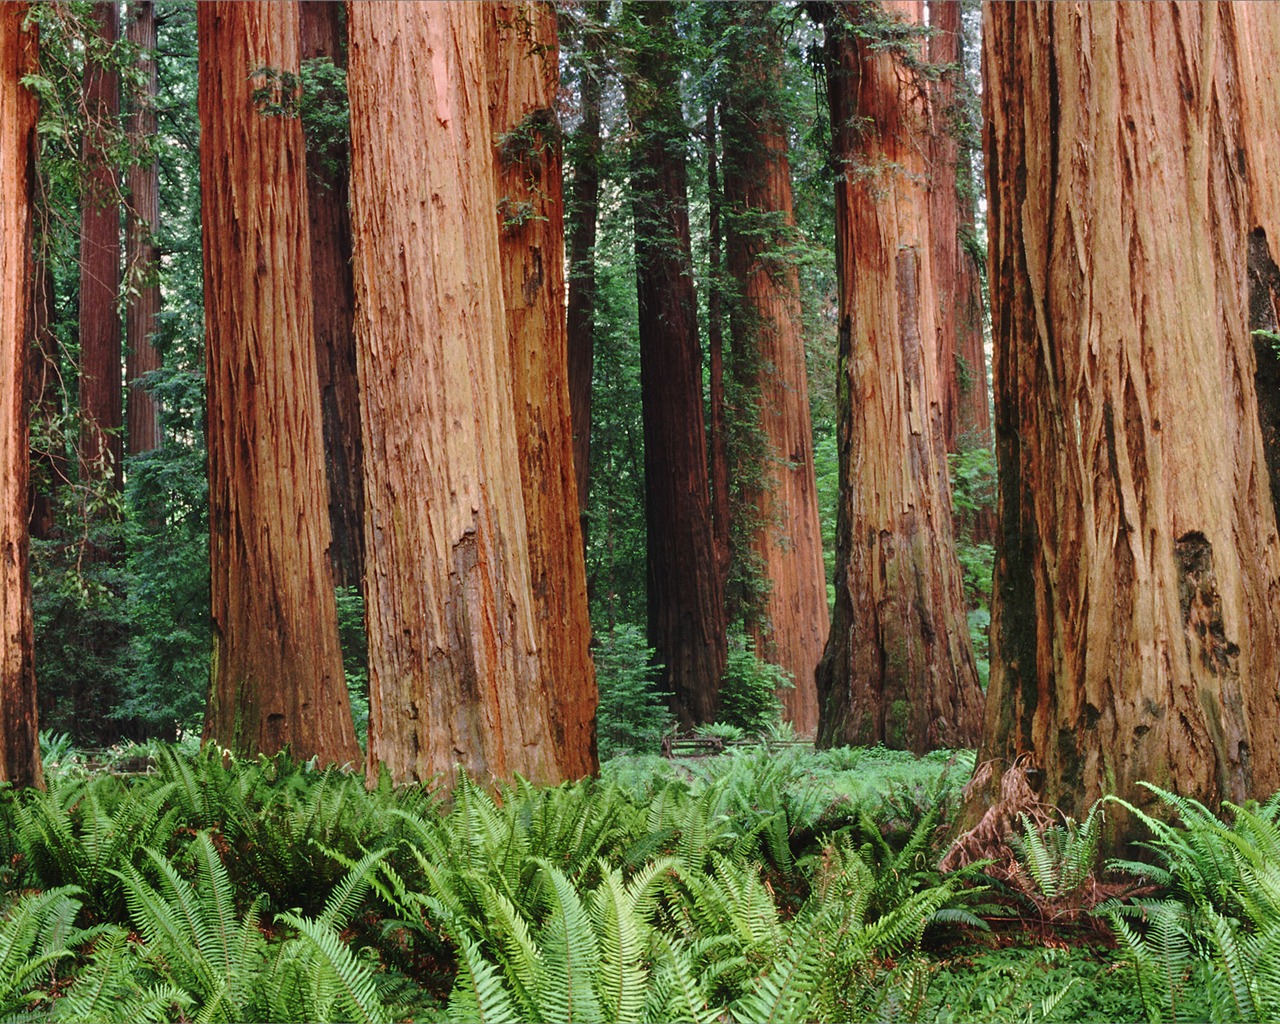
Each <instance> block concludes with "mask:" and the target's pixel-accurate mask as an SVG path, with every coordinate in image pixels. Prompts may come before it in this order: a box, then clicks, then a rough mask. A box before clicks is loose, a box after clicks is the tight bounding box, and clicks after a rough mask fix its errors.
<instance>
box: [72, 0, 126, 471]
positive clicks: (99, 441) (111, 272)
mask: <svg viewBox="0 0 1280 1024" xmlns="http://www.w3.org/2000/svg"><path fill="white" fill-rule="evenodd" d="M93 20H94V22H95V25H96V28H97V38H96V39H94V40H91V42H90V48H89V52H88V56H87V58H86V60H85V69H84V105H85V114H86V117H87V126H86V131H85V135H84V144H83V149H82V156H83V160H84V190H83V193H82V196H81V203H80V418H81V426H80V430H81V437H80V462H81V466H82V469H81V475H82V477H86V476H87V477H89V478H94V477H98V476H101V475H103V474H104V473H107V474H109V479H110V480H111V483H112V486H113V487H114V488H115V489H116V490H119V489H120V487H121V485H122V483H123V480H124V475H123V474H124V438H123V437H122V436H121V428H122V427H123V425H124V394H123V387H124V384H123V382H122V379H121V371H120V315H119V313H118V312H117V310H116V302H117V300H118V299H119V296H120V191H119V186H118V184H117V181H116V172H115V168H114V166H113V164H112V158H111V155H110V153H109V151H108V149H109V144H108V140H109V139H110V136H111V133H112V131H113V130H114V128H115V121H116V118H117V117H118V115H119V113H120V80H119V75H118V74H117V73H116V71H115V70H114V69H113V68H112V67H111V64H110V61H109V59H108V57H107V54H108V52H109V50H110V48H111V47H112V46H114V45H115V42H116V40H117V39H118V38H119V34H120V9H119V4H117V3H116V2H115V0H108V2H105V3H95V4H94V5H93Z"/></svg>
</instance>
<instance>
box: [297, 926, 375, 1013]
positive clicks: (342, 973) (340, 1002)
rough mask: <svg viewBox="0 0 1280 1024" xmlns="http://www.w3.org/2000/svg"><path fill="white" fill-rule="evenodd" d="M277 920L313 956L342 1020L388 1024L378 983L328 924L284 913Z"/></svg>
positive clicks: (367, 967)
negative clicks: (294, 932)
mask: <svg viewBox="0 0 1280 1024" xmlns="http://www.w3.org/2000/svg"><path fill="white" fill-rule="evenodd" d="M278 919H279V920H281V921H284V922H285V923H286V924H289V925H291V926H292V927H294V928H296V929H297V930H298V932H299V933H300V936H301V938H302V939H303V940H305V941H306V942H307V943H309V944H310V946H311V948H312V951H313V953H314V965H315V969H316V970H318V971H319V972H321V976H322V977H323V978H325V979H326V980H328V981H330V982H331V983H332V984H333V986H334V987H335V988H336V989H337V993H338V995H337V999H336V1001H335V1003H334V1008H335V1009H336V1011H337V1015H339V1016H340V1017H341V1019H343V1020H352V1021H360V1022H361V1024H382V1022H386V1021H390V1019H391V1017H390V1014H389V1013H388V1012H387V1008H386V1007H385V1006H383V1005H382V1001H381V999H379V998H378V989H377V984H376V982H375V981H374V977H373V973H372V971H371V970H370V969H369V966H368V965H367V964H364V963H361V962H360V961H359V960H357V959H356V957H355V954H353V953H352V952H351V948H350V947H349V946H347V945H346V943H344V942H343V941H342V939H341V937H339V935H338V933H337V932H336V931H335V930H334V929H333V927H332V926H330V925H329V924H326V923H323V922H320V921H314V920H311V919H309V918H305V917H299V916H297V915H295V914H289V913H284V914H280V915H278Z"/></svg>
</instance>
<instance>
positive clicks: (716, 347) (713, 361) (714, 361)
mask: <svg viewBox="0 0 1280 1024" xmlns="http://www.w3.org/2000/svg"><path fill="white" fill-rule="evenodd" d="M716 135H717V130H716V104H715V103H714V102H709V103H707V120H706V136H707V143H706V144H707V278H708V281H707V376H708V378H709V379H708V381H707V398H708V402H707V404H708V405H709V406H710V407H711V437H710V442H711V443H710V445H709V448H710V455H709V457H710V460H711V464H710V466H711V536H712V539H713V540H714V542H715V553H716V572H718V573H719V574H720V586H721V587H722V588H724V589H725V592H726V597H728V584H729V571H730V568H731V564H732V559H733V553H732V551H731V548H730V540H729V532H730V531H729V520H730V512H729V437H728V416H727V415H726V412H727V410H726V407H725V403H726V396H725V388H724V282H723V281H722V280H721V273H722V270H721V266H720V256H721V252H722V250H723V249H724V232H723V231H722V230H721V227H720V207H721V205H722V203H723V199H724V193H723V192H722V190H721V188H720V167H719V155H718V153H717V149H718V143H717V141H716ZM732 603H733V602H732V599H731V598H729V599H728V601H727V603H726V607H725V615H726V618H731V617H732V612H731V610H730V608H729V605H731V604H732Z"/></svg>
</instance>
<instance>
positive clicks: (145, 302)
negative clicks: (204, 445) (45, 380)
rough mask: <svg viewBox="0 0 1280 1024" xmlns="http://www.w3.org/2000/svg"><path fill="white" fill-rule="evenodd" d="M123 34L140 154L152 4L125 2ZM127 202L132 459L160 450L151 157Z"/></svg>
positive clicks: (151, 95)
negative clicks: (132, 66) (134, 77)
mask: <svg viewBox="0 0 1280 1024" xmlns="http://www.w3.org/2000/svg"><path fill="white" fill-rule="evenodd" d="M125 35H126V37H127V38H128V40H129V41H130V42H131V43H134V44H135V45H137V46H138V47H139V48H140V49H141V56H140V57H139V60H138V72H139V75H140V76H141V88H140V89H139V90H138V91H137V93H136V94H135V95H134V96H133V99H132V109H131V110H130V111H129V118H128V122H127V130H128V132H129V135H130V140H131V144H132V146H133V147H134V149H135V150H136V151H139V152H141V151H142V150H143V149H144V148H145V146H146V144H147V142H148V141H149V140H150V139H151V138H153V137H154V136H155V134H156V62H155V57H154V53H155V48H156V18H155V5H154V3H152V0H138V2H135V3H130V4H129V22H128V24H127V25H126V26H125ZM126 184H127V185H128V188H129V203H128V206H127V207H126V208H125V235H124V247H125V265H126V266H127V267H128V279H129V283H130V285H131V287H130V289H129V295H128V300H127V304H126V305H125V314H124V317H125V341H126V347H125V379H126V380H127V381H128V382H129V397H128V408H127V410H126V413H127V421H128V425H129V433H128V437H127V442H128V444H127V446H126V450H127V451H128V452H129V454H130V455H136V454H138V453H139V452H146V451H151V450H152V449H153V448H159V447H160V409H159V406H158V404H157V403H156V400H155V397H154V396H153V395H151V394H149V393H148V392H147V391H146V390H145V389H144V388H143V387H141V386H140V385H139V383H138V379H139V378H140V377H141V376H142V375H143V374H146V373H151V372H152V371H154V370H158V369H160V354H159V353H158V352H157V351H156V350H155V346H154V345H152V344H151V338H152V335H154V334H155V332H156V328H157V327H158V326H159V324H158V320H159V317H160V276H159V275H160V252H159V249H158V248H157V246H156V243H155V240H154V236H155V233H156V231H157V230H159V227H160V172H159V167H158V165H157V164H156V161H155V158H154V157H150V158H148V159H146V160H145V161H144V162H142V163H139V164H136V165H134V166H131V167H130V168H129V169H128V172H127V174H126Z"/></svg>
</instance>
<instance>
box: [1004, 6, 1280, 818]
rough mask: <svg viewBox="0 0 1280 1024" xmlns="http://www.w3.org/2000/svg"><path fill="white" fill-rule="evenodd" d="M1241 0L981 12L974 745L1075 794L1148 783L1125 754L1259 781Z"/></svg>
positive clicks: (1264, 143) (1279, 724) (1265, 662)
mask: <svg viewBox="0 0 1280 1024" xmlns="http://www.w3.org/2000/svg"><path fill="white" fill-rule="evenodd" d="M1246 6H1247V5H1246ZM1242 16H1243V17H1248V16H1249V12H1247V11H1242V10H1240V9H1239V8H1237V7H1236V5H1229V4H1224V5H1220V6H1219V5H1214V4H1196V3H1162V4H1149V5H1148V4H1144V5H1141V6H1134V7H1130V6H1128V5H1125V4H1114V5H1113V4H1085V5H1079V6H1062V5H1058V4H1047V3H1034V4H1033V3H1026V4H1017V5H1004V4H993V5H991V6H989V7H988V8H987V11H986V19H987V20H986V28H985V32H984V39H985V41H984V54H983V58H984V69H985V74H984V80H985V81H986V83H987V86H986V91H985V93H984V97H983V101H984V108H985V115H986V116H985V120H986V123H987V126H988V137H987V140H986V147H987V150H986V152H987V168H988V171H989V174H990V178H989V181H990V183H991V184H990V190H989V211H990V222H989V223H990V225H991V229H990V240H991V256H990V261H989V266H990V268H991V273H992V278H991V282H992V288H991V291H992V299H993V310H992V313H993V322H994V338H995V380H996V443H997V447H996V451H997V458H998V462H999V470H1000V481H1001V482H1000V507H999V514H1000V520H1001V526H1002V531H1001V535H1000V543H999V545H998V547H997V563H996V577H995V593H996V596H995V606H994V614H993V622H992V630H991V636H992V653H993V657H992V671H991V686H990V691H989V699H988V701H987V717H986V722H985V728H984V734H983V742H982V747H981V752H980V755H979V757H980V759H984V760H985V759H996V761H997V763H1004V762H1007V761H1010V760H1012V759H1013V758H1014V757H1015V756H1017V755H1019V754H1023V753H1025V754H1028V755H1029V756H1030V759H1031V760H1032V762H1033V763H1034V764H1036V766H1037V767H1039V768H1040V769H1042V770H1043V773H1044V784H1043V792H1042V793H1041V796H1042V798H1043V799H1045V800H1046V801H1048V802H1049V803H1050V804H1053V805H1055V806H1057V807H1058V808H1060V809H1061V810H1062V811H1063V812H1065V813H1067V814H1072V815H1076V816H1080V815H1081V814H1082V813H1083V812H1084V811H1085V810H1087V808H1088V807H1089V805H1090V804H1091V803H1092V801H1094V800H1095V799H1096V798H1097V797H1099V796H1100V795H1101V794H1102V793H1104V792H1112V793H1116V794H1118V795H1120V796H1122V797H1124V798H1126V799H1128V800H1130V801H1133V802H1135V803H1138V804H1147V803H1149V802H1151V799H1152V798H1151V795H1150V794H1149V793H1148V792H1146V791H1145V790H1143V789H1141V788H1139V787H1138V785H1137V783H1138V781H1139V780H1150V781H1154V782H1156V783H1158V784H1159V785H1161V786H1163V787H1165V788H1168V789H1172V790H1173V791H1175V792H1177V793H1181V794H1184V795H1186V796H1191V797H1195V798H1197V799H1200V800H1204V801H1206V802H1208V803H1209V804H1210V805H1211V806H1214V805H1216V804H1217V803H1218V802H1219V801H1220V800H1222V799H1231V800H1234V801H1236V802H1240V801H1243V800H1244V799H1245V797H1247V796H1258V795H1260V794H1265V793H1270V792H1272V791H1274V790H1275V789H1276V787H1277V785H1278V784H1280V772H1278V771H1277V768H1278V764H1277V761H1278V758H1280V743H1278V742H1277V731H1278V730H1280V707H1277V703H1278V701H1277V695H1276V680H1277V678H1278V677H1280V622H1278V621H1277V614H1278V613H1277V607H1276V603H1275V594H1276V592H1277V585H1278V583H1280V548H1278V546H1277V540H1276V519H1275V514H1274V511H1273V509H1272V506H1271V501H1270V498H1269V495H1268V489H1267V487H1266V484H1265V481H1266V469H1265V462H1264V455H1263V449H1262V439H1261V436H1260V432H1259V430H1258V421H1257V413H1256V405H1255V403H1256V398H1255V394H1254V375H1253V370H1254V353H1253V345H1252V342H1251V339H1250V337H1249V332H1248V305H1247V290H1246V273H1247V271H1246V263H1247V252H1248V236H1249V226H1250V225H1249V213H1250V211H1249V197H1250V190H1249V189H1248V187H1247V186H1248V181H1247V173H1246V172H1247V170H1248V168H1250V167H1252V168H1254V169H1257V167H1258V164H1256V163H1255V162H1254V161H1255V159H1256V158H1258V157H1259V156H1260V155H1261V154H1260V153H1259V152H1258V149H1261V148H1266V149H1267V150H1268V151H1269V154H1268V159H1274V153H1275V150H1276V144H1277V142H1278V141H1280V139H1278V138H1277V129H1276V123H1275V122H1274V121H1272V122H1271V123H1270V124H1252V123H1250V121H1251V118H1249V117H1248V116H1247V114H1248V109H1249V108H1248V104H1247V103H1246V104H1244V105H1243V111H1242V104H1241V102H1240V100H1241V96H1240V89H1241V88H1242V85H1241V82H1242V79H1243V77H1244V75H1243V71H1244V68H1243V66H1242V60H1243V58H1244V56H1245V55H1246V53H1247V51H1246V50H1244V49H1236V48H1235V47H1234V45H1233V44H1234V43H1235V42H1238V40H1233V36H1232V31H1231V26H1232V23H1233V21H1235V20H1236V19H1238V18H1240V17H1242ZM1272 38H1275V37H1274V35H1273V37H1272ZM1251 45H1257V41H1256V40H1255V41H1253V43H1252V44H1251ZM1253 56H1254V57H1255V58H1256V59H1258V60H1260V61H1261V64H1260V65H1259V68H1258V70H1259V71H1260V73H1262V74H1265V75H1268V76H1271V75H1274V65H1273V58H1272V56H1271V55H1270V54H1269V52H1268V51H1265V50H1259V51H1254V52H1253ZM1271 82H1272V84H1271V86H1270V88H1272V89H1274V78H1272V79H1271ZM1242 113H1243V115H1244V116H1242ZM1255 130H1256V131H1258V132H1260V133H1261V134H1260V135H1259V137H1258V138H1257V139H1251V137H1250V136H1251V131H1255ZM1255 146H1256V147H1258V149H1255ZM1082 153H1086V154H1088V158H1087V159H1081V157H1080V154H1082ZM1153 154H1160V157H1159V159H1153V158H1152V155H1153ZM1272 181H1273V182H1274V181H1275V179H1274V178H1273V179H1272ZM1272 187H1274V185H1273V186H1272Z"/></svg>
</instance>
